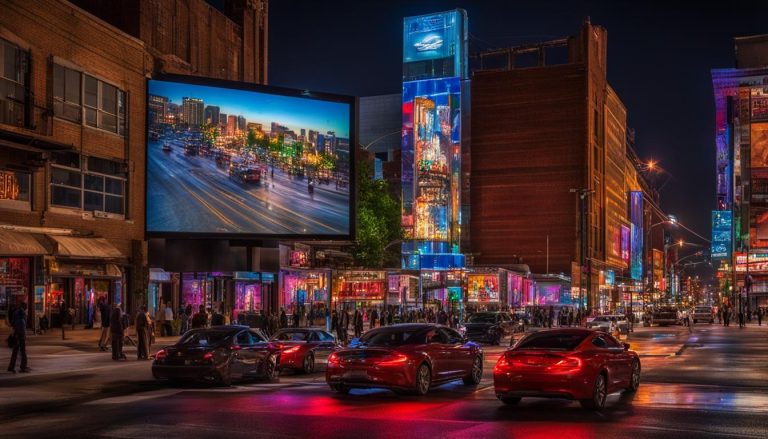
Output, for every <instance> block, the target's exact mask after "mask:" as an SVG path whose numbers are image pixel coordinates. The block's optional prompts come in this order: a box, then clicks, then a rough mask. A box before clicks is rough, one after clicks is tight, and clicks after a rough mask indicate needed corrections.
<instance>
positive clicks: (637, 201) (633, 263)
mask: <svg viewBox="0 0 768 439" xmlns="http://www.w3.org/2000/svg"><path fill="white" fill-rule="evenodd" d="M629 220H630V222H631V223H632V225H631V226H630V229H631V231H632V252H631V255H630V264H629V272H630V277H632V279H634V280H641V279H642V278H643V193H642V192H641V191H633V192H630V193H629Z"/></svg>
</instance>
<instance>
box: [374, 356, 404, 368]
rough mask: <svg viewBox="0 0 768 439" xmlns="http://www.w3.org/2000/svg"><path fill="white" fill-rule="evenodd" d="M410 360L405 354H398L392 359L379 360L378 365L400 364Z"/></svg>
mask: <svg viewBox="0 0 768 439" xmlns="http://www.w3.org/2000/svg"><path fill="white" fill-rule="evenodd" d="M407 362H408V357H406V356H405V355H403V354H397V355H395V356H394V357H393V358H392V359H390V360H386V361H379V362H378V363H376V365H377V366H400V365H403V364H405V363H407Z"/></svg>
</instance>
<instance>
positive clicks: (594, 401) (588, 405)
mask: <svg viewBox="0 0 768 439" xmlns="http://www.w3.org/2000/svg"><path fill="white" fill-rule="evenodd" d="M607 397H608V383H607V382H606V380H605V374H604V373H601V374H600V375H598V376H597V378H595V387H594V389H593V390H592V398H590V399H583V400H581V401H580V402H581V406H582V407H584V408H585V409H590V410H600V409H602V408H603V407H604V406H605V399H606V398H607Z"/></svg>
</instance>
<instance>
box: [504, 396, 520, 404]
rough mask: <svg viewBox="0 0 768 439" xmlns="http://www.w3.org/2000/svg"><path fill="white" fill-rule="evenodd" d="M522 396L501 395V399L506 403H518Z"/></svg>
mask: <svg viewBox="0 0 768 439" xmlns="http://www.w3.org/2000/svg"><path fill="white" fill-rule="evenodd" d="M521 399H522V398H514V397H511V396H500V397H499V401H501V402H503V403H504V405H517V404H519V403H520V400H521Z"/></svg>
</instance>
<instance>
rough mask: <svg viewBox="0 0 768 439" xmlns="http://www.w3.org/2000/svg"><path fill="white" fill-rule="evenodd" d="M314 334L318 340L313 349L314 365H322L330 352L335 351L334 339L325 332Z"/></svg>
mask: <svg viewBox="0 0 768 439" xmlns="http://www.w3.org/2000/svg"><path fill="white" fill-rule="evenodd" d="M315 334H316V336H317V338H318V339H319V341H318V343H317V347H316V348H315V363H316V364H323V365H324V364H325V363H326V362H327V361H328V357H329V356H330V355H331V352H333V351H335V350H336V338H335V337H334V336H332V335H331V334H329V333H327V332H325V331H317V332H315Z"/></svg>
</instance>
